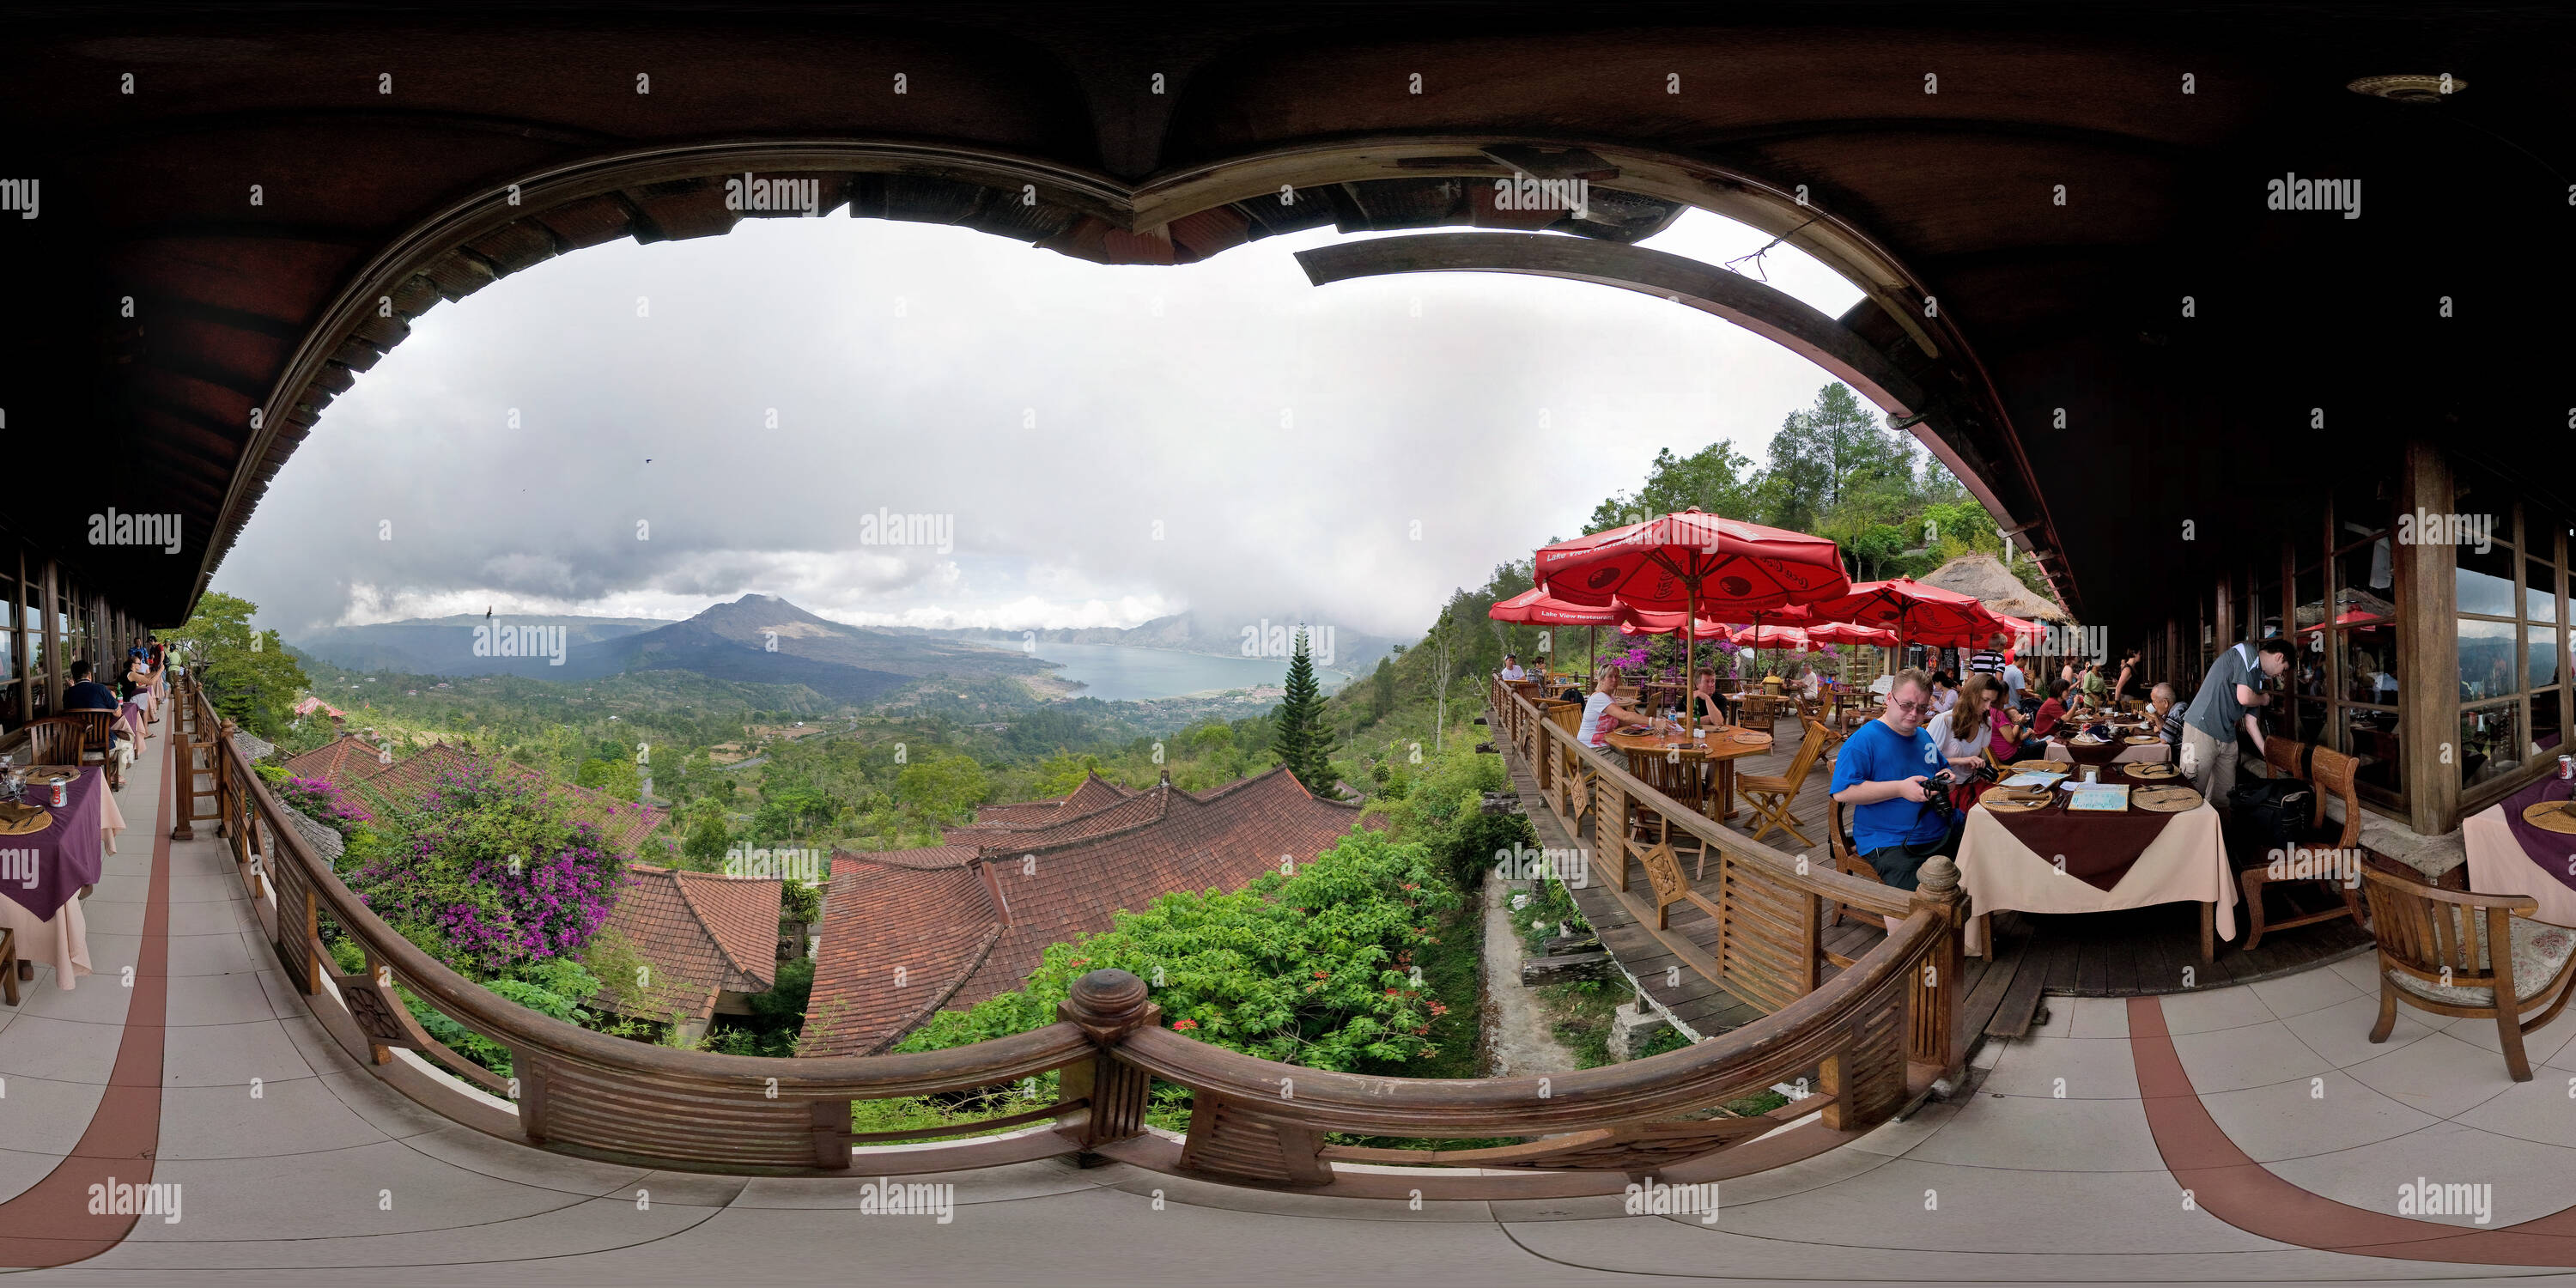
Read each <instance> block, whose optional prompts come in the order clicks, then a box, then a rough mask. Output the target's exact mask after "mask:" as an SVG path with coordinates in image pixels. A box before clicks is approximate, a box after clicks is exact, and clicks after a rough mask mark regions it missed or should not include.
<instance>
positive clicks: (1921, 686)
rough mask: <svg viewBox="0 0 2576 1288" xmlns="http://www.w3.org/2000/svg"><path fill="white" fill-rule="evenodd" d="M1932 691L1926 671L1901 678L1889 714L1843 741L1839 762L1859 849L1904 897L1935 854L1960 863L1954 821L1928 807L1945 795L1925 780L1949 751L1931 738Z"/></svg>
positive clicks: (1838, 789) (1838, 786)
mask: <svg viewBox="0 0 2576 1288" xmlns="http://www.w3.org/2000/svg"><path fill="white" fill-rule="evenodd" d="M1931 714H1932V684H1931V681H1929V680H1927V679H1925V678H1924V675H1923V673H1922V672H1921V671H1911V670H1909V671H1903V672H1899V673H1898V674H1897V677H1896V681H1895V683H1893V684H1891V685H1889V686H1888V691H1887V712H1886V714H1884V715H1881V716H1880V717H1879V718H1877V719H1876V720H1872V721H1870V722H1869V723H1868V724H1865V725H1862V726H1861V727H1860V728H1858V729H1856V730H1854V731H1853V732H1852V736H1851V737H1850V738H1847V739H1845V740H1844V741H1843V746H1842V750H1841V751H1840V752H1838V753H1836V754H1835V757H1834V780H1833V795H1834V799H1835V800H1837V801H1840V802H1842V803H1843V804H1845V805H1848V806H1851V807H1852V811H1851V821H1852V848H1854V849H1855V850H1858V851H1859V852H1860V855H1861V857H1862V858H1865V859H1867V860H1869V865H1870V866H1871V867H1872V868H1875V869H1877V871H1878V876H1879V879H1880V880H1882V881H1885V882H1886V883H1887V884H1888V885H1890V886H1892V887H1894V888H1896V889H1899V890H1912V889H1914V888H1915V884H1916V879H1915V873H1916V871H1917V870H1919V869H1920V868H1922V866H1923V863H1924V861H1925V860H1927V859H1929V858H1931V857H1932V856H1933V855H1935V854H1944V855H1948V856H1950V857H1951V858H1957V857H1958V856H1959V831H1958V828H1957V826H1956V825H1955V824H1954V823H1953V822H1952V820H1951V817H1950V816H1946V815H1945V814H1943V813H1941V812H1937V811H1935V810H1933V809H1931V808H1929V807H1927V806H1926V805H1925V803H1924V802H1925V801H1926V800H1928V799H1929V798H1930V796H1931V794H1932V793H1933V792H1937V791H1939V790H1941V789H1940V788H1938V787H1936V786H1932V785H1930V784H1928V783H1927V782H1926V781H1925V780H1926V779H1927V778H1928V777H1929V776H1930V775H1932V774H1936V773H1939V772H1940V771H1941V768H1942V763H1943V762H1942V760H1941V749H1940V748H1939V747H1938V746H1936V745H1935V744H1934V743H1933V741H1932V735H1930V734H1928V733H1926V732H1924V729H1923V722H1924V721H1925V720H1927V719H1929V718H1930V717H1931Z"/></svg>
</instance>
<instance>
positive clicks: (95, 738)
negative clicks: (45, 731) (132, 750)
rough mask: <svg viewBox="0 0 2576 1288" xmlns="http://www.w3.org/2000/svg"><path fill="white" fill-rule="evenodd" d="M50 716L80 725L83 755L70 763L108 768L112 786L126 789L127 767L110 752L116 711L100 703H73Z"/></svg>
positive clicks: (109, 782) (108, 777)
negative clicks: (98, 705)
mask: <svg viewBox="0 0 2576 1288" xmlns="http://www.w3.org/2000/svg"><path fill="white" fill-rule="evenodd" d="M47 718H48V719H52V720H70V721H74V722H76V723H78V724H79V725H80V727H81V757H80V759H79V760H76V761H73V762H71V763H73V764H77V765H97V766H99V767H100V768H101V769H102V770H104V771H105V772H106V774H107V785H108V787H109V788H110V789H111V790H119V791H121V790H123V789H124V787H125V771H124V770H123V769H121V768H119V767H118V766H117V763H116V758H115V757H114V756H112V755H110V754H108V751H109V747H110V746H111V742H110V731H111V730H113V729H114V728H115V727H116V713H115V712H113V711H109V710H106V709H104V708H100V707H74V708H72V709H71V710H69V711H65V712H63V713H62V714H60V715H57V716H49V717H47Z"/></svg>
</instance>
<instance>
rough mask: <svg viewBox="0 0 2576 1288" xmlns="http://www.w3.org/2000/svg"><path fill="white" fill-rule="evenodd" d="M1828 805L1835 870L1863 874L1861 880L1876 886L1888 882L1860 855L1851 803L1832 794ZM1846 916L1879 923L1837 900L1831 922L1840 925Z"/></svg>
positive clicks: (1865, 924)
mask: <svg viewBox="0 0 2576 1288" xmlns="http://www.w3.org/2000/svg"><path fill="white" fill-rule="evenodd" d="M1825 806H1826V809H1827V814H1826V816H1825V826H1826V827H1828V828H1830V829H1832V831H1831V832H1830V834H1828V835H1827V836H1826V837H1825V840H1826V842H1827V844H1829V845H1830V846H1831V847H1832V848H1833V853H1834V870H1835V871H1837V872H1840V873H1842V874H1843V875H1844V876H1848V877H1859V878H1860V879H1861V880H1863V881H1867V882H1869V883H1870V884H1872V885H1886V884H1887V879H1886V878H1885V877H1882V876H1880V875H1879V874H1878V869H1877V868H1874V867H1871V866H1870V864H1869V860H1867V859H1864V858H1862V857H1861V856H1860V848H1859V842H1856V841H1854V840H1853V839H1852V834H1851V806H1849V805H1845V804H1843V803H1842V802H1841V801H1838V800H1835V799H1833V798H1831V797H1827V798H1826V799H1825ZM1845 917H1849V918H1851V919H1852V920H1854V921H1857V922H1859V923H1861V924H1862V925H1864V926H1874V925H1877V924H1878V919H1877V918H1875V917H1864V916H1861V915H1860V914H1858V913H1856V912H1853V911H1852V910H1851V905H1849V904H1846V903H1836V904H1835V905H1834V916H1833V920H1832V921H1831V922H1829V923H1827V924H1828V925H1835V926H1839V925H1841V924H1842V921H1843V918H1845Z"/></svg>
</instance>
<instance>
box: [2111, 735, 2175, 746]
mask: <svg viewBox="0 0 2576 1288" xmlns="http://www.w3.org/2000/svg"><path fill="white" fill-rule="evenodd" d="M2120 741H2122V742H2125V743H2127V744H2129V745H2130V746H2132V747H2144V746H2146V745H2147V744H2149V743H2155V742H2163V741H2164V739H2163V738H2162V737H2159V736H2157V735H2155V734H2151V733H2141V734H2131V735H2130V736H2128V737H2126V738H2123V739H2121V740H2120Z"/></svg>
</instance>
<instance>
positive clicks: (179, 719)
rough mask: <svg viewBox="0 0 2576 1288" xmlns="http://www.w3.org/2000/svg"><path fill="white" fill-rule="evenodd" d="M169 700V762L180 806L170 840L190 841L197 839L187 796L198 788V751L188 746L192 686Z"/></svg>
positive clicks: (192, 694)
mask: <svg viewBox="0 0 2576 1288" xmlns="http://www.w3.org/2000/svg"><path fill="white" fill-rule="evenodd" d="M170 701H171V707H170V763H171V764H172V765H173V766H174V767H175V768H176V769H177V770H178V771H179V781H178V782H177V783H176V784H175V785H174V790H175V791H176V792H177V794H178V801H177V803H178V806H179V808H178V809H177V810H176V811H174V812H175V813H177V814H178V816H179V820H178V822H176V823H173V824H171V826H170V839H171V840H173V841H193V840H196V839H197V829H196V828H195V827H194V826H192V820H191V819H190V817H189V816H190V815H192V814H195V813H196V811H195V810H193V809H190V808H189V807H188V806H189V804H190V801H191V797H190V793H191V792H192V791H194V790H195V788H196V785H197V770H196V763H197V760H196V757H197V749H196V748H194V747H192V746H189V745H188V741H189V740H188V728H189V725H190V724H192V723H193V722H192V721H189V720H187V716H188V715H189V714H190V709H191V708H192V707H193V706H194V705H195V702H196V693H195V691H194V688H193V686H192V687H191V690H190V691H189V692H187V693H185V694H182V693H178V692H173V693H172V694H171V695H170Z"/></svg>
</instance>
